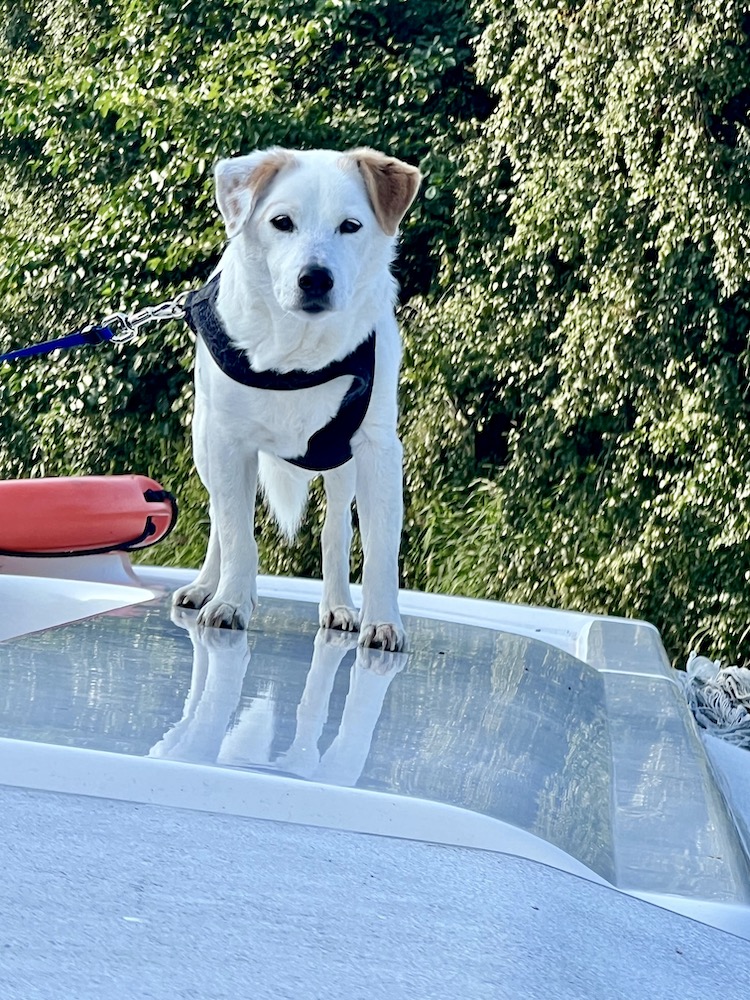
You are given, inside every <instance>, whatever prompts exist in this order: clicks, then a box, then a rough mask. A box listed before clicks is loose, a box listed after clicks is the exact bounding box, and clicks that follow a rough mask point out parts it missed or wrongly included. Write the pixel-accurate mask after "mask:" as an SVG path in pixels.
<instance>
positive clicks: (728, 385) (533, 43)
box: [0, 0, 750, 659]
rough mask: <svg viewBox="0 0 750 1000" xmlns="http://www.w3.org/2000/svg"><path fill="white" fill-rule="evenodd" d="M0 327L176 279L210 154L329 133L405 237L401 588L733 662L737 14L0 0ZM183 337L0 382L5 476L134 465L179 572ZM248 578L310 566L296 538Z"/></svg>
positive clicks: (198, 253)
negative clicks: (175, 520) (387, 196)
mask: <svg viewBox="0 0 750 1000" xmlns="http://www.w3.org/2000/svg"><path fill="white" fill-rule="evenodd" d="M0 12H2V21H1V23H2V28H3V31H4V41H2V43H0V63H1V64H2V65H1V66H0V79H2V80H3V81H5V82H4V84H2V86H3V87H4V90H3V93H2V94H0V97H1V98H2V100H0V160H1V161H2V166H3V175H2V181H0V213H1V214H2V229H1V230H0V293H1V294H0V333H1V334H2V340H3V343H5V344H9V343H11V342H12V343H16V342H18V343H21V342H25V341H27V340H31V339H38V338H39V337H40V336H42V335H44V334H46V333H47V332H48V331H50V329H51V328H54V329H55V330H56V329H57V328H58V327H60V326H63V327H72V326H75V325H76V324H77V323H79V322H80V321H81V319H82V317H96V316H98V315H101V314H102V313H103V312H107V311H109V310H110V309H111V308H113V307H118V306H120V305H127V306H129V307H132V306H134V305H136V304H139V303H143V302H145V301H152V300H154V299H158V298H161V297H163V296H164V295H165V294H169V293H170V292H171V291H174V290H177V289H179V288H182V287H185V286H186V285H189V284H191V283H193V284H194V283H195V282H197V281H199V280H200V279H201V278H202V276H204V275H205V274H206V273H207V271H208V270H209V269H210V267H211V266H212V264H213V262H214V261H215V259H216V256H217V254H218V253H219V251H220V249H221V243H222V234H221V229H220V225H219V220H218V218H217V215H216V212H215V210H214V209H213V206H212V193H211V182H210V167H211V164H212V162H213V160H214V159H215V158H216V157H217V156H219V155H227V154H230V153H232V152H235V151H240V150H247V149H249V148H252V147H255V146H263V145H269V144H273V143H277V144H282V145H285V144H286V145H292V146H293V145H303V146H310V145H335V146H347V145H354V144H358V143H363V142H364V143H368V144H370V145H373V146H376V147H381V148H385V149H391V150H394V151H397V152H398V153H399V155H402V156H404V157H405V158H407V159H410V160H412V161H413V162H417V161H419V162H420V163H421V165H422V167H423V169H424V170H425V172H426V174H427V180H426V183H425V189H424V192H423V197H422V198H421V199H420V202H419V204H418V205H417V206H416V208H415V210H414V212H413V213H412V214H411V216H410V218H409V221H408V224H407V226H406V228H405V232H404V241H403V242H404V245H403V255H402V258H401V263H400V277H401V279H402V282H403V286H404V287H403V300H404V303H405V305H404V309H403V317H402V318H403V321H404V326H405V332H406V342H407V353H406V359H405V369H404V385H403V418H402V419H403V431H404V439H405V444H406V449H407V493H408V496H407V500H408V503H407V525H406V534H405V540H404V580H405V582H406V583H407V584H408V585H410V586H418V587H425V588H429V589H440V590H445V591H454V592H464V593H473V594H477V595H479V594H482V595H490V596H494V597H498V598H502V599H506V600H520V601H527V602H535V603H547V604H553V605H562V606H566V607H572V608H579V609H581V610H590V611H607V612H610V613H615V614H635V615H641V616H644V617H647V618H649V619H651V620H653V621H654V622H655V623H656V624H657V625H659V627H660V628H661V629H662V630H663V632H664V634H665V636H666V638H667V641H668V645H669V648H670V651H671V652H672V654H673V655H675V656H676V657H677V658H678V659H679V658H681V657H682V656H683V655H684V652H685V650H686V648H687V647H688V646H689V645H695V644H700V645H701V648H702V649H703V651H705V652H711V653H714V654H716V655H732V656H746V655H747V643H748V635H746V634H745V631H746V629H747V627H748V622H750V596H749V595H750V590H749V588H750V553H748V546H747V540H748V529H749V528H750V513H749V512H750V506H749V505H748V494H749V493H750V486H749V485H748V484H749V483H750V450H749V449H748V446H747V442H748V419H749V415H750V414H749V410H748V406H749V403H748V344H747V332H748V298H750V280H749V279H750V263H749V260H750V258H749V257H748V242H749V241H750V236H749V234H750V205H749V201H750V188H749V187H748V178H749V177H750V174H749V173H748V167H750V138H749V135H750V133H749V131H748V126H749V117H748V108H750V38H749V35H750V18H748V17H747V16H746V15H744V14H743V11H742V8H741V6H740V5H739V4H737V3H735V2H734V0H703V2H690V3H688V2H677V0H649V2H646V0H620V2H619V3H614V2H613V0H598V2H596V3H595V2H591V0H588V2H581V0H577V2H572V0H571V2H563V0H527V2H515V3H513V2H504V0H475V2H473V3H472V2H469V0H463V2H445V0H443V2H440V0H437V2H427V0H409V2H408V3H407V2H397V0H381V2H378V0H370V2H364V3H353V2H345V0H326V2H308V3H304V2H302V3H274V4H271V3H257V2H256V3H252V2H240V0H222V2H219V3H207V2H199V0H193V2H191V0H182V2H178V0H173V2H162V3H157V2H156V0H130V2H126V0H120V2H111V3H105V2H101V3H83V2H75V0H67V2H66V3H63V4H60V3H56V4H54V5H53V4H52V3H47V4H45V3H37V4H32V3H31V2H30V0H26V3H25V5H21V4H17V3H14V4H13V5H9V4H7V3H3V0H0ZM189 367H190V346H189V344H188V342H187V339H186V337H185V331H184V329H180V328H177V327H174V328H170V329H163V330H162V331H160V332H158V333H155V334H151V335H150V336H149V337H148V339H147V340H144V341H143V342H141V343H140V344H139V345H138V347H137V348H135V347H134V346H132V345H131V346H130V347H128V348H121V349H118V350H116V351H110V350H108V349H103V350H100V351H99V352H98V353H95V354H94V353H88V354H87V355H86V356H85V357H84V356H83V354H79V355H78V356H75V357H73V356H68V357H67V358H65V359H62V360H60V361H57V362H55V363H53V364H50V363H49V362H42V363H38V364H35V365H33V366H28V367H25V368H23V369H21V368H18V369H15V370H13V371H11V372H9V371H7V370H6V371H5V372H4V373H3V383H2V390H1V391H2V404H1V405H2V407H3V425H4V428H3V435H2V441H0V470H1V471H2V473H3V474H4V475H10V474H20V473H23V474H40V473H42V472H47V473H51V472H65V471H70V470H73V471H106V470H108V469H111V470H122V469H124V468H127V467H137V468H138V469H139V470H142V471H149V472H151V473H153V474H155V475H156V476H157V477H160V478H162V479H164V480H167V481H168V482H169V485H171V486H174V487H175V488H176V489H177V491H178V492H179V493H180V495H181V498H182V500H183V508H184V509H185V513H184V514H183V518H182V521H181V527H180V529H179V532H178V534H177V536H176V538H175V540H174V541H173V542H172V543H171V547H170V548H168V549H166V550H165V549H164V548H162V549H160V550H156V554H157V557H158V558H161V559H164V558H169V559H171V560H173V561H177V562H182V563H195V562H197V561H198V560H199V558H200V554H201V547H202V539H203V524H202V520H203V513H202V510H203V508H202V503H203V501H202V498H201V497H200V492H199V489H198V487H197V485H196V482H195V479H194V477H193V475H192V473H191V471H190V459H189V452H188V446H187V433H188V432H187V427H188V422H189V409H190V386H189ZM263 531H264V535H265V536H266V544H265V546H264V547H263V558H264V561H265V566H266V567H267V568H269V569H273V570H285V571H293V572H303V573H312V572H316V569H317V556H316V555H313V553H314V547H313V546H312V545H311V537H310V534H309V531H308V532H307V533H306V534H305V535H304V537H303V538H302V540H301V542H300V544H299V545H297V546H296V548H294V549H292V550H290V551H284V552H283V554H279V552H280V550H278V548H277V546H276V544H275V536H274V535H273V532H272V529H271V528H270V527H269V526H265V527H264V529H263Z"/></svg>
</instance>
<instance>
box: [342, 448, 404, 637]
mask: <svg viewBox="0 0 750 1000" xmlns="http://www.w3.org/2000/svg"><path fill="white" fill-rule="evenodd" d="M352 450H353V453H354V460H355V463H356V469H357V490H356V496H357V511H358V513H359V526H360V532H361V534H362V549H363V552H364V566H363V569H362V610H361V614H360V619H361V624H360V627H359V642H360V645H362V646H380V647H382V648H383V649H390V650H399V649H402V648H403V646H404V641H405V635H404V627H403V624H402V622H401V615H400V614H399V610H398V552H399V544H400V541H401V525H402V521H403V481H402V479H403V471H402V461H403V451H402V448H401V442H400V441H399V440H398V438H397V437H396V436H395V435H394V436H393V437H388V438H385V439H384V440H380V439H378V440H373V439H368V438H367V437H362V438H361V439H360V441H359V442H358V443H357V444H356V445H355V442H354V441H352Z"/></svg>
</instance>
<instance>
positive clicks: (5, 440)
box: [0, 0, 475, 572]
mask: <svg viewBox="0 0 750 1000" xmlns="http://www.w3.org/2000/svg"><path fill="white" fill-rule="evenodd" d="M474 30H475V29H474V27H473V26H472V25H471V24H468V23H467V14H466V11H465V9H464V4H463V3H458V2H454V0H451V2H449V3H445V2H441V0H420V2H417V3H413V2H409V3H406V2H404V0H371V2H367V3H354V2H348V0H347V2H342V0H321V2H302V3H286V4H284V3H282V4H279V3H273V4H271V3H264V2H246V0H223V2H221V3H206V2H199V0H169V2H157V0H120V2H111V3H105V2H101V3H98V4H97V3H94V4H92V3H87V2H83V0H80V2H78V0H67V2H66V3H63V4H62V5H61V4H59V3H52V2H49V3H37V4H32V3H30V2H28V0H27V2H26V3H25V4H17V3H14V4H8V3H4V4H2V6H0V40H3V39H4V41H0V80H2V81H3V82H2V83H0V88H2V89H1V90H0V164H1V165H2V168H3V180H2V183H1V184H0V220H1V221H2V226H1V227H0V340H1V341H2V343H3V345H4V347H8V346H10V345H15V344H23V343H27V342H30V341H34V340H39V339H47V337H48V336H50V335H51V334H53V333H54V334H55V335H56V334H58V333H59V332H60V330H61V329H62V330H65V329H74V328H78V327H79V326H80V325H81V324H82V323H83V322H85V321H88V320H93V319H96V318H100V317H102V316H103V315H105V314H107V313H110V312H112V311H113V310H117V309H133V308H136V307H138V306H140V305H143V304H146V303H149V302H154V301H160V300H162V299H163V298H166V297H168V296H169V295H171V294H172V293H174V292H176V291H178V290H181V289H183V288H185V287H190V286H196V285H197V284H199V283H200V282H201V280H202V279H203V278H204V277H205V276H206V275H207V274H208V273H209V272H210V270H211V269H212V267H213V265H214V264H215V263H216V260H217V257H218V254H219V253H220V251H221V248H222V243H223V229H222V225H221V222H220V219H219V216H218V212H217V211H216V209H215V206H214V202H213V187H212V179H211V168H212V164H213V162H214V161H215V160H216V159H217V158H218V157H219V156H228V155H232V154H234V153H237V152H247V151H248V150H250V149H253V148H256V147H264V146H269V145H287V146H292V147H296V146H301V147H310V146H321V145H322V146H335V147H347V146H355V145H362V144H368V145H372V146H374V147H378V148H383V149H394V150H398V153H399V155H400V156H402V157H403V158H406V159H411V160H413V161H420V162H421V163H422V166H423V170H425V171H426V172H427V174H428V175H430V176H432V175H434V178H436V179H437V182H438V186H436V185H435V184H433V185H432V187H431V189H430V191H431V195H430V197H429V198H427V199H426V200H424V201H423V202H422V204H421V205H420V206H418V207H417V208H416V210H415V211H414V212H413V213H412V215H411V217H410V221H409V226H408V232H407V234H406V237H405V240H404V252H403V255H402V271H401V273H400V275H399V276H400V278H401V280H402V284H403V288H404V296H405V298H406V297H408V296H409V295H411V294H413V293H414V291H416V290H425V289H426V288H428V287H429V285H430V283H431V281H432V278H433V276H434V274H435V273H436V271H437V268H438V267H439V264H440V259H441V257H442V258H443V259H445V258H446V257H447V255H448V253H449V248H448V242H447V241H448V240H449V239H450V237H451V234H450V231H449V230H448V228H447V226H446V220H447V219H448V218H449V216H450V211H451V198H452V195H451V191H450V189H449V188H445V189H444V190H441V189H440V187H439V179H440V177H441V176H443V174H445V173H446V170H447V168H446V164H447V163H448V158H449V151H450V149H451V148H452V147H453V145H454V144H455V123H456V122H457V121H458V120H459V119H461V118H463V117H466V116H467V115H468V114H469V113H470V109H471V106H472V93H473V88H474V82H473V78H472V76H471V74H470V71H469V69H468V62H469V60H470V54H471V53H470V49H469V47H468V40H469V37H470V34H471V33H472V32H474ZM435 137H439V138H438V141H435ZM191 356H192V348H191V344H190V342H189V340H188V337H187V333H186V329H185V328H184V327H183V326H181V325H176V324H175V325H173V326H171V327H169V328H167V327H162V328H160V329H159V330H158V331H157V332H155V333H152V334H150V336H149V337H148V339H147V340H146V339H144V340H142V341H141V343H140V344H139V345H138V346H137V347H134V346H133V345H130V346H128V347H125V348H119V349H116V350H114V351H112V350H100V351H99V352H96V353H94V352H82V353H79V354H77V355H75V356H73V355H68V356H66V357H65V358H63V359H61V360H60V361H59V362H57V361H55V362H52V363H51V362H50V361H48V360H45V361H41V362H38V363H35V364H32V365H28V366H24V367H20V366H18V367H17V368H15V369H13V370H8V369H6V370H5V371H4V372H3V376H4V380H3V386H2V394H3V400H2V407H3V412H4V414H6V415H7V416H5V417H4V433H3V435H2V440H1V441H0V469H2V472H3V474H4V475H6V476H8V475H21V474H23V475H41V474H48V475H49V474H61V473H66V472H70V471H75V472H79V473H85V472H90V471H96V472H107V471H124V470H126V469H130V468H135V469H138V471H144V472H149V473H151V474H152V475H154V476H155V477H156V478H160V479H170V480H171V479H172V477H174V480H175V483H179V489H178V490H177V492H178V493H179V494H180V499H181V501H182V504H181V506H182V509H183V514H182V517H181V519H180V525H179V529H178V531H177V532H176V533H175V536H174V538H173V540H172V541H171V542H170V543H169V547H167V548H165V547H162V548H160V550H159V552H158V556H157V557H158V558H160V559H167V560H173V561H180V562H183V563H186V564H195V563H197V562H199V560H200V559H201V557H202V550H203V545H204V541H205V511H204V508H205V498H204V497H203V495H202V490H201V488H200V486H199V484H198V483H197V481H196V479H195V477H194V476H193V474H192V472H189V471H188V470H189V469H190V462H189V453H188V451H187V447H188V446H187V438H188V426H189V420H190V399H191V385H190V378H189V368H190V363H191ZM170 485H173V484H172V483H170ZM175 488H176V487H175ZM265 530H266V531H267V532H268V533H269V542H268V544H267V545H266V546H265V547H264V550H263V556H264V563H265V565H266V567H267V568H269V569H276V570H278V569H286V570H292V571H295V572H314V571H315V570H316V568H317V556H313V555H311V553H312V551H313V550H314V546H312V545H311V540H310V537H309V534H306V535H305V536H304V537H303V538H302V539H301V540H300V543H299V544H298V545H297V547H296V549H295V550H292V551H291V552H288V551H286V550H284V549H281V550H280V549H279V546H278V544H277V542H278V539H277V538H276V536H275V534H274V532H273V529H272V528H271V527H270V526H266V528H265Z"/></svg>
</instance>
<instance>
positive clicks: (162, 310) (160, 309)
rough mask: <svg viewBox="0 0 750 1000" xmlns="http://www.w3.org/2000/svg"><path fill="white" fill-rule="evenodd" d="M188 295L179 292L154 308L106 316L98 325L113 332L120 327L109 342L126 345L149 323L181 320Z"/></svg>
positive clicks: (149, 307) (147, 307)
mask: <svg viewBox="0 0 750 1000" xmlns="http://www.w3.org/2000/svg"><path fill="white" fill-rule="evenodd" d="M188 295H190V292H189V291H187V292H180V294H179V295H176V296H175V297H174V298H173V299H169V300H168V301H167V302H160V303H159V304H158V305H155V306H146V307H145V308H143V309H139V310H138V311H137V312H134V313H121V312H116V313H112V314H111V315H109V316H106V317H105V318H104V319H103V320H102V321H101V323H100V324H99V325H100V326H102V327H109V328H110V329H111V330H113V331H114V330H116V328H117V326H120V327H121V332H120V333H114V336H113V337H112V338H111V340H112V343H113V344H126V343H127V342H128V341H130V340H132V339H133V338H134V337H137V336H138V332H139V331H140V328H141V327H142V326H148V325H149V324H150V323H164V322H166V321H167V320H171V319H183V318H184V316H185V300H186V299H187V297H188Z"/></svg>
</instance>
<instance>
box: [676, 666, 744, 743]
mask: <svg viewBox="0 0 750 1000" xmlns="http://www.w3.org/2000/svg"><path fill="white" fill-rule="evenodd" d="M676 675H677V677H678V679H679V680H680V682H681V683H682V686H683V689H684V691H685V697H686V698H687V700H688V704H689V705H690V709H691V711H692V713H693V715H694V716H695V719H696V722H697V723H698V725H699V726H701V728H702V729H705V730H706V731H707V732H709V733H711V734H712V735H713V736H720V737H721V738H722V739H724V740H726V741H727V742H728V743H732V744H734V746H737V747H742V748H743V749H745V750H750V670H748V669H747V668H746V667H722V666H721V661H720V660H716V661H712V660H709V659H708V657H706V656H698V655H697V654H696V653H695V652H692V653H691V654H690V656H689V657H688V661H687V667H686V670H685V673H684V674H683V673H681V672H676Z"/></svg>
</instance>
